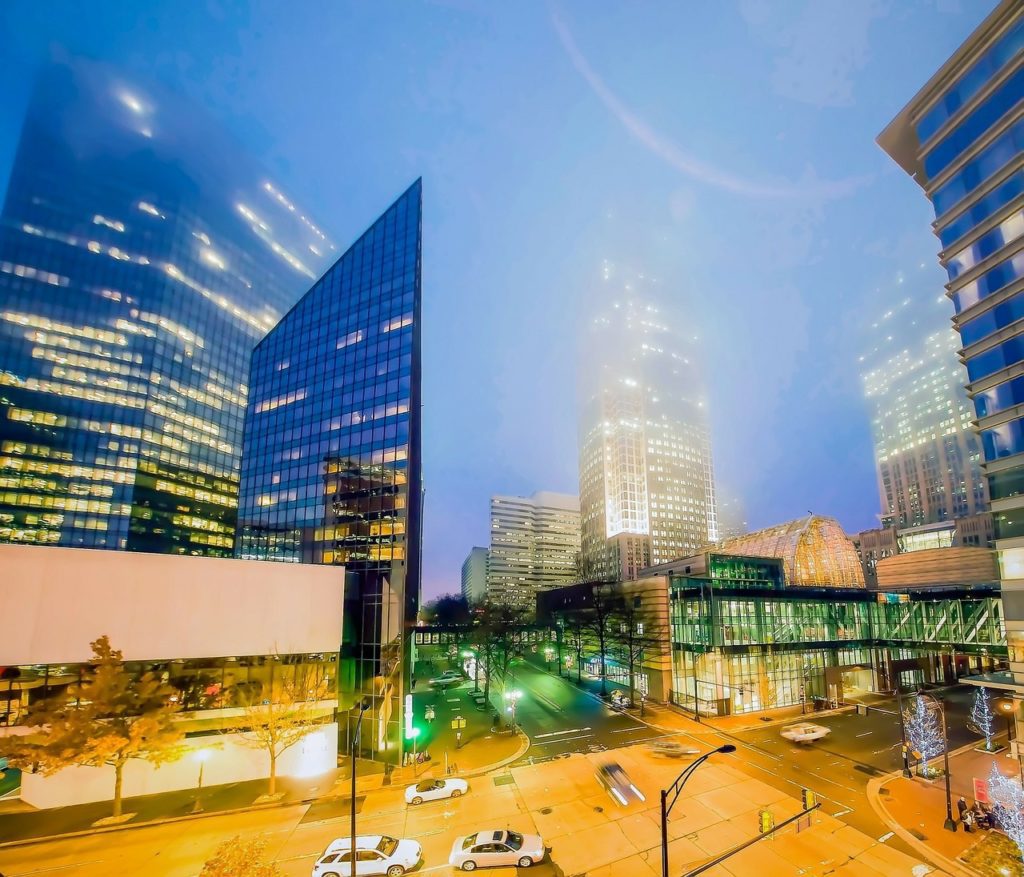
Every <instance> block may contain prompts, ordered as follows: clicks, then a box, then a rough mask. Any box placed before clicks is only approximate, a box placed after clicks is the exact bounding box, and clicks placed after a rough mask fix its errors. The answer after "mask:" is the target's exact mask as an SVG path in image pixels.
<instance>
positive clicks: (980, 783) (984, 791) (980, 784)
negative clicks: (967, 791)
mask: <svg viewBox="0 0 1024 877" xmlns="http://www.w3.org/2000/svg"><path fill="white" fill-rule="evenodd" d="M974 800H975V801H977V802H978V803H979V804H991V803H992V802H991V801H990V800H989V799H988V780H979V779H978V778H977V777H975V778H974Z"/></svg>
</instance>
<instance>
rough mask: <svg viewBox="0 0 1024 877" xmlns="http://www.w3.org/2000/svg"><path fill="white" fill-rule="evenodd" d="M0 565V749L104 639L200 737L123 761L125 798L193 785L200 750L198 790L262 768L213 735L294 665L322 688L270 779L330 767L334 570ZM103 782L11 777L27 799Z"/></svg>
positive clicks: (42, 803)
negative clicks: (177, 752) (180, 747)
mask: <svg viewBox="0 0 1024 877" xmlns="http://www.w3.org/2000/svg"><path fill="white" fill-rule="evenodd" d="M0 569H2V570H3V573H4V574H3V577H2V579H0V606H2V607H3V614H4V618H5V625H4V635H3V637H0V671H2V672H0V755H3V754H4V753H3V737H4V736H5V735H8V734H17V733H25V732H26V731H27V728H26V726H25V724H24V722H25V717H26V713H27V711H28V709H29V708H30V706H31V705H32V704H33V703H35V702H36V701H38V700H40V699H42V698H45V697H48V696H52V695H54V694H56V693H59V692H60V691H62V690H64V689H66V687H67V686H69V685H75V684H78V683H79V682H80V680H81V679H82V678H83V676H84V674H86V673H87V672H88V668H87V662H88V661H89V660H90V659H91V657H92V651H91V648H90V643H91V642H92V641H94V640H96V639H99V638H100V637H101V636H103V635H106V636H108V637H109V639H110V643H111V646H112V647H113V648H115V649H118V650H120V651H121V652H123V655H124V661H125V663H126V666H127V668H128V669H129V670H130V671H132V672H139V673H143V672H147V671H148V672H152V673H154V674H156V675H157V676H158V677H159V678H161V679H162V681H164V682H165V683H167V684H168V685H170V686H171V687H173V688H175V689H177V694H176V695H175V697H176V698H178V700H177V702H178V703H179V704H180V705H181V712H180V714H179V716H178V717H177V720H178V721H180V722H181V723H182V725H183V726H184V727H183V729H184V730H185V731H187V732H195V731H197V730H203V731H208V732H209V733H205V734H198V735H195V736H193V735H192V734H190V736H188V737H187V739H186V741H185V745H186V747H187V750H188V751H187V752H186V753H185V754H184V756H183V757H182V758H181V759H179V760H177V761H174V762H171V763H169V764H165V765H163V766H161V767H159V768H157V767H153V766H152V765H151V764H149V763H148V762H144V761H138V760H136V761H131V762H129V763H128V765H127V766H126V767H125V772H124V795H125V797H130V796H133V795H147V794H153V793H156V792H164V791H171V790H174V789H186V788H192V787H194V786H195V784H196V778H197V771H198V764H199V758H200V757H201V756H200V753H205V754H206V756H207V757H205V760H204V764H203V767H204V785H216V784H219V783H230V782H238V781H241V780H251V779H258V778H261V777H266V776H268V774H269V766H268V758H267V755H266V752H265V751H261V750H258V749H252V748H249V747H246V746H243V745H242V744H241V743H240V742H239V739H238V738H239V734H237V733H224V731H225V730H228V729H232V728H237V727H238V726H239V719H240V718H241V717H242V716H243V715H244V710H243V708H242V706H241V705H240V703H241V701H243V700H244V699H245V698H246V697H248V698H250V702H251V695H252V693H253V692H257V691H259V692H272V691H273V690H274V685H275V682H278V683H279V682H280V681H281V680H282V679H288V678H298V674H300V673H308V672H312V673H315V674H317V678H318V681H320V682H322V683H323V685H322V690H325V691H326V692H327V693H326V696H324V699H322V700H319V701H317V704H316V707H315V712H316V713H317V714H318V715H319V716H321V717H322V721H321V723H319V724H317V725H316V727H315V730H313V731H312V732H311V733H310V734H308V735H306V737H304V738H303V739H302V741H301V742H299V743H297V744H296V745H295V746H294V747H292V748H291V749H289V750H287V751H286V752H285V753H284V755H283V756H282V757H281V759H280V760H279V762H278V775H279V776H282V777H286V776H315V775H319V774H322V773H324V772H326V771H328V770H331V769H332V768H335V767H337V754H338V725H337V723H336V721H335V710H336V709H337V706H338V702H337V698H336V694H335V692H336V686H337V678H336V677H337V666H338V665H337V655H338V647H339V643H340V642H341V628H342V605H343V594H344V581H345V574H344V568H342V567H329V566H314V565H300V564H278V563H261V562H259V561H247V560H230V559H222V558H207V557H184V556H179V555H157V554H141V553H135V552H110V551H99V550H88V549H79V548H55V547H37V546H19V545H0ZM303 678H305V677H303ZM367 730H368V729H367V728H366V727H364V728H363V733H364V734H365V733H366V732H367ZM374 731H375V732H376V733H378V734H379V735H380V736H383V734H384V728H375V729H374ZM214 744H215V745H214ZM112 790H113V771H112V768H96V767H71V768H66V769H64V770H62V771H60V772H59V773H57V774H54V775H52V776H49V777H43V776H41V775H33V774H30V773H25V774H23V777H22V799H23V800H24V801H25V802H26V803H29V804H32V805H33V806H36V807H58V806H64V805H68V804H77V803H83V802H86V801H98V800H105V799H109V798H110V797H111V795H112Z"/></svg>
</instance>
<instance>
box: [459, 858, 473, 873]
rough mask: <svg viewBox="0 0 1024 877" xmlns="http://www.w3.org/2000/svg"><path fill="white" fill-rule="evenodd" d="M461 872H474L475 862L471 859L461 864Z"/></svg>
mask: <svg viewBox="0 0 1024 877" xmlns="http://www.w3.org/2000/svg"><path fill="white" fill-rule="evenodd" d="M462 870H463V871H475V870H476V862H474V861H473V860H472V859H467V860H466V861H465V862H463V863H462Z"/></svg>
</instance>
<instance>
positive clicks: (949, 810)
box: [918, 692, 956, 831]
mask: <svg viewBox="0 0 1024 877" xmlns="http://www.w3.org/2000/svg"><path fill="white" fill-rule="evenodd" d="M918 697H926V698H928V699H929V700H931V701H932V702H933V703H934V704H935V708H936V709H937V710H938V711H939V719H940V720H941V722H942V761H943V767H944V770H945V774H946V821H945V822H944V823H942V827H943V828H945V829H946V830H948V831H956V821H955V820H954V819H953V795H952V792H951V791H950V788H949V736H948V735H947V734H946V705H945V704H944V703H943V702H942V699H941V698H939V697H936V696H935V695H934V694H925V693H924V692H919V693H918Z"/></svg>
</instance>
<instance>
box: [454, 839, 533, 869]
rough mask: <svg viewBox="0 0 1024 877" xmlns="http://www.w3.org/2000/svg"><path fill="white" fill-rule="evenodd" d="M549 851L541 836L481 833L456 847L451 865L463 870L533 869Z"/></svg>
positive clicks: (456, 841)
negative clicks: (505, 867) (509, 867)
mask: <svg viewBox="0 0 1024 877" xmlns="http://www.w3.org/2000/svg"><path fill="white" fill-rule="evenodd" d="M546 852H547V850H546V848H545V847H544V841H543V839H542V838H541V836H540V835H538V834H519V832H517V831H478V832H477V833H476V834H471V835H469V836H468V837H460V838H457V839H456V840H455V843H454V844H452V854H451V855H450V856H449V857H448V864H449V865H454V866H455V867H456V868H461V869H462V870H463V871H475V870H476V869H477V868H495V867H500V866H501V865H517V866H518V867H520V868H529V867H530V865H536V864H537V863H538V862H540V861H543V859H544V856H545V854H546Z"/></svg>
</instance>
